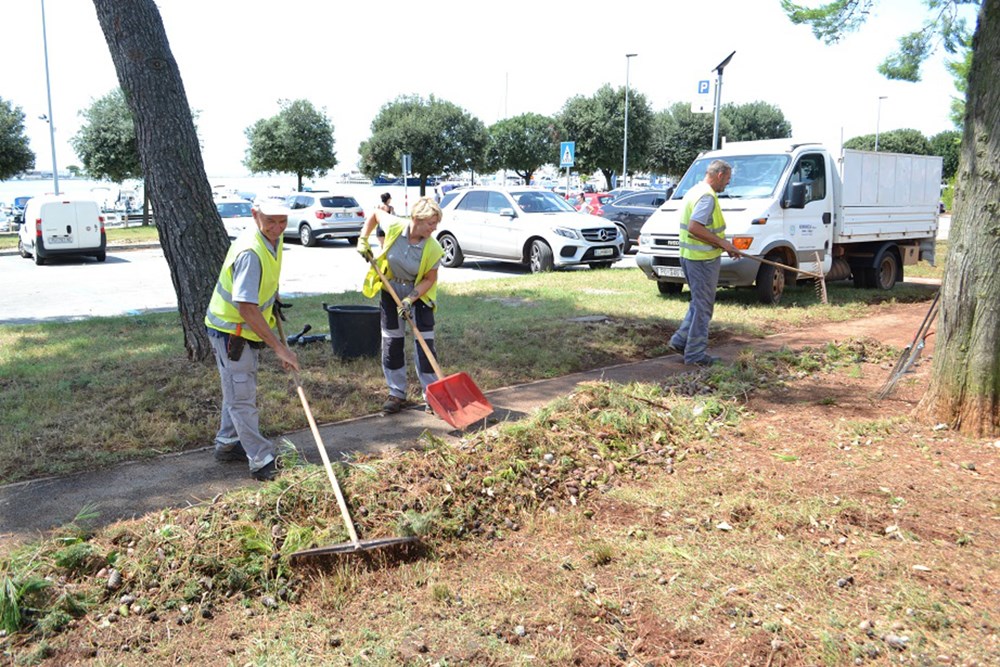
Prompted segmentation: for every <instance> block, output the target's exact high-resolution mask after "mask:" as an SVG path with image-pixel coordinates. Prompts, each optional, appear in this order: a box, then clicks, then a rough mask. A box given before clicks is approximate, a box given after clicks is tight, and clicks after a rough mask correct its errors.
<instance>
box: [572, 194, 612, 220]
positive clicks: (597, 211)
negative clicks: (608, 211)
mask: <svg viewBox="0 0 1000 667" xmlns="http://www.w3.org/2000/svg"><path fill="white" fill-rule="evenodd" d="M611 199H612V197H611V195H609V194H608V193H607V192H585V193H584V194H583V200H584V202H585V203H586V205H587V206H588V207H589V209H590V210H589V211H588V212H589V213H590V214H591V215H601V214H602V213H604V205H605V204H607V203H608V202H609V201H611ZM573 206H574V207H576V210H578V211H579V210H580V209H582V208H583V206H582V205H579V204H577V203H576V202H573Z"/></svg>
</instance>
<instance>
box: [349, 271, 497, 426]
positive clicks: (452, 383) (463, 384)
mask: <svg viewBox="0 0 1000 667" xmlns="http://www.w3.org/2000/svg"><path fill="white" fill-rule="evenodd" d="M368 262H369V263H370V264H371V265H372V268H374V269H375V273H377V274H378V277H379V279H380V280H381V281H382V285H383V286H384V287H385V289H386V291H388V292H389V294H390V295H392V300H393V301H395V302H396V305H397V306H399V307H400V308H402V306H403V302H402V301H400V299H399V295H398V294H396V290H394V289H393V288H392V285H390V284H389V281H388V280H386V277H385V276H384V275H383V274H382V271H380V270H379V268H378V264H377V263H376V262H375V259H374V258H372V259H369V260H368ZM405 317H406V321H407V322H409V324H410V330H411V331H413V335H414V336H416V338H417V342H418V343H420V347H422V348H423V349H424V354H426V355H427V359H428V360H430V362H431V366H433V367H434V374H435V375H437V377H438V379H437V380H436V381H435V382H431V383H430V384H429V385H427V404H428V405H429V406H431V409H432V410H434V414H436V415H437V416H438V417H440V418H441V419H443V420H445V421H446V422H448V423H449V424H451V425H452V426H454V427H455V428H465V427H466V426H468V425H469V424H473V423H475V422H477V421H479V420H480V419H485V418H486V417H488V416H490V415H491V414H493V406H492V405H490V402H489V401H488V400H486V397H485V396H483V392H481V391H480V390H479V387H477V386H476V383H475V382H473V381H472V378H470V377H469V376H468V374H466V373H454V374H452V375H449V376H448V377H445V376H444V373H442V372H441V367H440V366H439V365H438V362H437V359H435V358H434V354H433V353H432V352H431V349H430V347H428V346H427V341H425V340H424V337H423V336H422V335H420V331H418V330H417V325H416V324H414V323H413V320H411V319H410V316H409V314H406V315H405Z"/></svg>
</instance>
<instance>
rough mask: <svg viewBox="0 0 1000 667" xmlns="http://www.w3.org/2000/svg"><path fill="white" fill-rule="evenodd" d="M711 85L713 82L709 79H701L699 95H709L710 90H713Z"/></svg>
mask: <svg viewBox="0 0 1000 667" xmlns="http://www.w3.org/2000/svg"><path fill="white" fill-rule="evenodd" d="M710 85H711V83H710V82H709V81H708V80H704V81H699V82H698V94H699V95H708V92H709V90H711V88H710Z"/></svg>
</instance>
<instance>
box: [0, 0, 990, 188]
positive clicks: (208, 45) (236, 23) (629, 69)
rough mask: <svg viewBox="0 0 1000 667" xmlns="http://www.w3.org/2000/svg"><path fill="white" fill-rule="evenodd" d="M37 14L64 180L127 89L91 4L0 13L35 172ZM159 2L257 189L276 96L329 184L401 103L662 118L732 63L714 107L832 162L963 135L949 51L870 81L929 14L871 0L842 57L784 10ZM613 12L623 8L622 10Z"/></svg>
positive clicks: (51, 4) (40, 103) (9, 92)
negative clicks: (760, 114)
mask: <svg viewBox="0 0 1000 667" xmlns="http://www.w3.org/2000/svg"><path fill="white" fill-rule="evenodd" d="M804 1H805V2H808V1H809V0H804ZM42 2H44V8H45V35H46V37H47V43H48V48H47V52H48V68H49V82H50V87H51V98H52V102H51V104H52V113H51V117H52V118H53V121H54V122H53V127H54V128H55V147H56V163H57V165H58V167H59V170H60V172H65V170H66V167H67V166H69V165H74V164H75V165H80V164H81V163H80V160H79V158H78V157H77V156H76V153H75V152H74V150H73V148H72V146H71V144H70V139H71V138H72V137H73V136H74V135H75V134H76V133H77V132H78V131H79V129H80V125H81V117H80V115H79V114H80V112H81V111H82V110H84V109H86V108H88V107H89V106H90V105H91V104H92V103H93V102H94V101H95V100H97V99H99V98H101V97H103V96H104V95H106V94H107V93H109V92H111V91H112V90H113V89H115V88H116V87H118V80H117V77H116V74H115V70H114V65H113V64H112V62H111V56H110V55H109V53H108V48H107V44H106V42H105V39H104V35H103V33H102V32H101V28H100V25H99V23H98V21H97V16H96V12H95V10H94V6H93V2H92V1H91V0H0V25H3V26H5V30H4V36H3V39H2V40H0V62H2V63H3V65H2V67H0V98H2V99H4V100H6V101H8V102H11V103H13V104H14V105H15V106H18V107H20V108H21V109H22V110H23V111H24V113H25V130H26V133H27V135H28V137H29V139H30V141H31V149H32V150H33V151H34V152H35V155H36V160H35V162H36V168H37V169H45V170H51V165H52V149H51V145H52V144H51V142H50V131H49V124H48V123H47V122H46V121H45V120H40V119H39V118H38V117H39V116H40V115H43V114H45V115H48V114H49V109H48V99H47V94H46V75H45V52H46V49H45V48H44V47H43V40H42V34H43V32H42ZM157 4H158V7H159V10H160V13H161V15H162V18H163V22H164V27H165V29H166V33H167V38H168V40H169V42H170V46H171V50H172V51H173V55H174V58H175V59H176V60H177V63H178V66H179V68H180V73H181V77H182V79H183V81H184V87H185V90H186V93H187V97H188V103H189V104H190V106H191V108H192V109H193V110H194V111H195V112H196V113H197V127H198V133H199V136H200V138H201V140H202V154H203V158H204V161H205V169H206V172H207V174H208V175H209V177H210V178H226V177H244V176H247V175H249V172H248V170H247V169H246V168H245V167H244V166H243V164H242V162H243V159H244V158H245V153H246V148H247V141H246V136H245V130H246V128H247V127H249V126H251V125H253V124H254V123H255V122H256V121H257V120H259V119H261V118H268V117H271V116H273V115H275V114H277V113H278V112H279V111H280V108H281V107H280V106H279V100H282V99H285V100H294V99H306V100H308V101H310V102H311V103H312V104H313V105H314V106H315V107H316V108H317V109H320V110H322V111H324V113H325V114H326V115H327V117H328V118H330V120H331V121H332V123H333V125H334V141H335V146H334V149H335V152H336V156H337V160H338V165H337V166H336V167H335V168H334V169H333V170H332V172H331V174H332V175H333V174H339V173H342V172H344V173H346V172H349V171H351V170H352V169H355V168H356V166H357V160H358V146H359V144H360V143H361V142H362V141H364V140H365V139H367V138H368V137H369V135H370V128H371V121H372V119H373V118H374V117H375V116H376V115H377V114H378V111H379V109H380V108H381V107H382V106H383V105H385V104H386V103H388V102H391V101H392V100H394V99H395V98H396V97H398V96H400V95H412V94H416V95H420V96H422V97H427V96H429V95H431V94H433V95H434V96H436V97H437V98H439V99H443V100H447V101H449V102H452V103H453V104H456V105H458V106H459V107H461V108H463V109H465V110H466V111H467V112H469V113H470V114H472V115H473V116H476V117H478V118H479V119H480V120H481V121H482V122H483V123H485V124H486V125H487V126H488V125H491V124H493V123H495V122H496V121H498V120H501V119H503V118H505V117H510V116H515V115H518V114H522V113H527V112H535V113H540V114H545V115H555V114H557V113H558V112H559V111H560V110H561V109H562V107H563V104H564V103H565V102H566V101H567V100H568V99H569V98H571V97H573V96H576V95H584V96H590V95H593V94H594V92H596V91H597V89H598V88H600V87H601V86H602V85H604V84H610V85H611V86H612V87H613V88H615V89H618V88H622V87H624V86H625V85H626V78H627V79H628V87H629V91H630V94H633V95H634V94H636V93H641V94H642V95H644V96H645V97H646V99H647V101H648V102H649V103H650V105H651V107H652V108H653V110H654V111H660V110H663V109H666V108H668V107H669V106H671V105H672V104H674V103H676V102H690V101H692V100H693V99H694V98H695V96H696V93H697V87H698V82H699V81H700V80H714V78H715V74H714V72H713V69H714V68H715V67H716V66H717V65H718V64H719V63H720V62H721V61H722V60H723V59H724V58H725V57H726V56H727V55H729V53H730V52H732V51H735V52H736V53H735V55H734V56H733V59H732V61H731V62H730V63H729V65H728V66H727V67H726V68H725V70H724V74H723V80H722V103H723V104H725V103H729V102H733V103H737V104H742V103H748V102H754V101H758V100H762V101H765V102H768V103H770V104H773V105H775V106H777V107H778V108H779V109H781V111H782V112H783V113H784V115H785V117H786V118H787V119H788V120H789V122H790V123H791V125H792V131H793V136H794V137H796V138H797V139H802V140H808V141H820V142H823V143H825V144H827V145H828V146H830V147H831V148H834V149H837V148H839V146H840V143H841V139H842V138H843V139H844V140H846V139H850V138H851V137H854V136H857V135H862V134H872V133H874V132H875V131H876V125H877V126H878V129H879V131H881V132H886V131H889V130H893V129H899V128H914V129H917V130H919V131H921V132H923V133H924V134H925V135H928V136H932V135H934V134H936V133H938V132H941V131H944V130H950V129H953V127H952V124H951V121H950V119H949V117H948V113H949V107H950V103H951V98H952V96H953V95H955V87H954V82H953V80H952V78H951V75H950V74H949V73H948V72H947V71H946V69H945V67H944V64H943V63H944V60H945V58H946V57H947V56H946V54H944V53H943V51H941V50H940V49H939V51H938V53H937V54H936V55H935V57H933V58H932V59H931V60H930V61H928V62H927V63H926V64H925V65H924V67H923V69H922V81H921V82H920V83H916V84H913V83H905V82H894V81H889V80H887V79H885V78H884V77H882V76H881V75H880V74H878V72H877V70H876V67H877V65H878V64H879V63H880V62H881V61H882V60H883V59H884V58H885V56H886V55H888V54H889V53H890V52H892V51H893V50H894V49H895V46H896V40H897V38H898V37H899V36H900V35H901V34H903V33H904V32H909V31H911V30H914V29H917V28H919V27H920V25H921V24H922V22H923V21H924V19H925V18H926V10H925V6H924V4H923V2H921V0H879V1H878V2H877V3H876V6H875V9H874V11H873V14H872V16H871V17H870V18H869V20H868V22H867V24H866V25H865V26H864V27H862V29H861V30H860V31H859V32H856V33H853V34H850V35H848V36H846V37H845V38H844V39H843V40H842V41H841V42H840V43H839V44H837V45H834V46H827V45H825V44H823V43H822V42H821V41H819V40H817V39H816V38H815V37H813V35H812V32H811V31H810V29H809V28H808V27H806V26H794V25H792V24H791V22H790V21H788V19H787V18H786V17H785V15H784V14H783V13H782V11H781V8H780V2H779V0H716V1H714V2H712V3H700V2H699V3H695V2H690V3H680V2H676V0H675V1H674V2H663V1H662V0H660V1H659V2H632V3H626V4H625V5H616V4H614V3H607V2H596V1H592V0H577V1H575V2H573V3H566V2H559V3H554V2H537V3H532V4H530V5H529V4H527V3H523V4H522V3H511V2H508V3H489V4H485V3H484V4H479V3H475V2H473V3H470V2H468V0H465V1H463V2H453V1H451V0H440V1H438V2H433V3H424V2H401V1H399V0H379V1H378V2H372V3H367V2H353V1H352V2H329V0H322V1H320V0H284V1H283V2H275V1H274V0H206V1H202V2H195V1H194V0H159V2H158V3H157ZM812 4H816V3H812ZM619 7H622V8H625V7H627V9H623V10H622V12H621V13H620V14H616V13H614V10H615V9H618V8H619ZM968 12H969V13H967V14H966V16H968V17H970V18H969V20H970V27H971V26H974V25H975V14H974V11H973V10H971V9H970V10H968ZM627 53H635V54H637V55H636V56H635V57H633V58H631V59H627V58H626V56H625V54H627ZM882 96H884V97H885V99H882V100H881V102H880V101H879V98H880V97H882ZM619 131H620V130H619ZM556 160H557V156H553V162H556Z"/></svg>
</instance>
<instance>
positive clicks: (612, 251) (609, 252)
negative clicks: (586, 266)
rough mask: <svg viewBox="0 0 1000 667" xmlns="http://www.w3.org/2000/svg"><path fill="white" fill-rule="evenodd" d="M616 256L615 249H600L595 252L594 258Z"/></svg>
mask: <svg viewBox="0 0 1000 667" xmlns="http://www.w3.org/2000/svg"><path fill="white" fill-rule="evenodd" d="M613 254H615V249H614V248H598V249H597V250H595V251H594V257H608V256H609V255H613Z"/></svg>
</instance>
